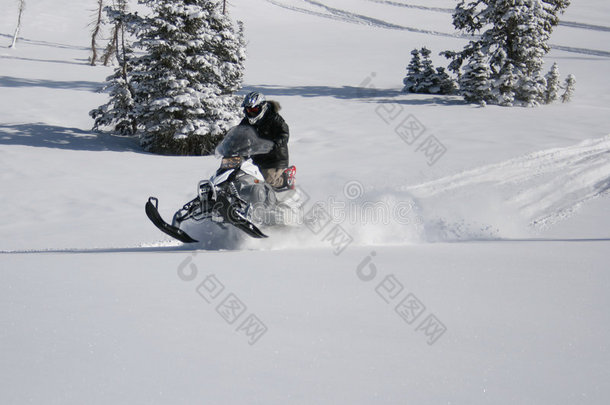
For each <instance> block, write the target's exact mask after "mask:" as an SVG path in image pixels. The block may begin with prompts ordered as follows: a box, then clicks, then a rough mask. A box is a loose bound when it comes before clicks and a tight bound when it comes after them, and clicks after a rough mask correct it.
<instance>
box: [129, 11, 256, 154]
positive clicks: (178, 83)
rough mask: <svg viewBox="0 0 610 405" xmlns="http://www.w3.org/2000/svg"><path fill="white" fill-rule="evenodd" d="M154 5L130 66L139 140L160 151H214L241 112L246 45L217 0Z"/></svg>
mask: <svg viewBox="0 0 610 405" xmlns="http://www.w3.org/2000/svg"><path fill="white" fill-rule="evenodd" d="M140 2H141V3H144V4H146V5H149V6H150V7H151V8H152V10H153V13H152V16H151V17H150V18H148V21H147V24H146V27H145V29H144V30H143V31H142V37H141V39H140V41H139V45H140V46H141V47H142V49H143V50H144V52H145V54H144V55H143V56H141V57H139V58H138V60H137V64H136V65H135V66H134V70H133V72H132V75H131V76H132V80H131V85H132V88H133V89H134V90H135V101H136V106H135V107H136V108H135V111H136V117H137V119H138V132H139V134H140V141H141V144H142V146H143V147H144V149H145V150H147V151H150V152H154V153H162V154H182V155H185V154H194V155H201V154H209V153H212V151H213V150H214V147H215V146H216V144H217V143H218V142H219V141H220V139H221V138H222V136H223V135H224V133H225V132H226V131H227V129H228V128H229V127H230V126H231V125H233V124H234V123H235V121H236V120H237V119H238V118H239V117H238V115H239V100H238V98H237V96H234V93H235V92H236V91H238V90H239V89H240V87H241V83H242V79H243V72H244V61H245V49H244V46H243V45H244V41H243V38H241V37H240V36H241V31H240V30H236V29H235V27H234V25H233V23H232V21H231V19H230V18H229V17H228V16H227V15H225V14H223V13H222V4H220V2H219V0H140Z"/></svg>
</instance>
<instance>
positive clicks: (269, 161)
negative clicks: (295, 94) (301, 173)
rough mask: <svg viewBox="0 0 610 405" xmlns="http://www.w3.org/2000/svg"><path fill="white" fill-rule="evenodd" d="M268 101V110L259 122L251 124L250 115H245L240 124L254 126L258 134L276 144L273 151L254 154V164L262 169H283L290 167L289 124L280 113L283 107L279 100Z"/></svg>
mask: <svg viewBox="0 0 610 405" xmlns="http://www.w3.org/2000/svg"><path fill="white" fill-rule="evenodd" d="M266 103H267V111H266V112H265V115H264V116H263V118H261V119H260V120H259V121H258V122H257V123H255V124H250V121H248V117H245V118H244V119H243V120H242V121H241V122H240V123H239V125H249V126H252V127H254V128H255V129H256V131H257V132H258V136H260V137H261V138H264V139H268V140H270V141H272V142H273V143H274V144H275V147H274V148H273V149H272V150H271V152H269V153H267V154H265V155H257V156H253V157H252V161H253V162H254V164H255V165H257V166H258V167H260V168H261V169H272V168H273V169H282V168H285V167H288V138H289V136H290V134H289V130H288V124H286V122H285V121H284V119H283V118H282V117H281V116H280V114H278V112H279V110H280V108H281V107H280V104H279V103H278V102H277V101H266Z"/></svg>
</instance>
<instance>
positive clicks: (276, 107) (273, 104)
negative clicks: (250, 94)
mask: <svg viewBox="0 0 610 405" xmlns="http://www.w3.org/2000/svg"><path fill="white" fill-rule="evenodd" d="M267 104H269V105H270V106H271V108H272V109H273V111H275V112H276V113H278V112H280V110H281V109H282V106H281V105H280V103H279V101H275V100H267Z"/></svg>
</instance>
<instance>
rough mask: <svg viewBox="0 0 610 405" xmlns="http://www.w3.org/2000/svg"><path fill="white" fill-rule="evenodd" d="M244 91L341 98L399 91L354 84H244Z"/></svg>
mask: <svg viewBox="0 0 610 405" xmlns="http://www.w3.org/2000/svg"><path fill="white" fill-rule="evenodd" d="M244 91H245V92H250V91H259V92H261V93H263V94H264V95H265V96H300V97H333V98H338V99H341V100H352V99H360V98H376V97H395V96H398V95H400V94H401V93H400V92H399V91H397V90H394V89H375V88H369V87H354V86H341V87H333V86H291V87H288V86H272V85H265V84H263V85H257V86H244Z"/></svg>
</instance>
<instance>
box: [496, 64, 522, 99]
mask: <svg viewBox="0 0 610 405" xmlns="http://www.w3.org/2000/svg"><path fill="white" fill-rule="evenodd" d="M516 82H517V75H516V74H515V67H514V66H513V64H512V63H510V62H509V63H507V64H505V65H504V66H503V67H502V70H500V74H499V77H498V78H497V79H496V80H495V81H494V82H493V90H492V92H493V99H495V100H496V101H497V102H498V104H500V105H503V106H512V105H513V103H514V101H515V87H516Z"/></svg>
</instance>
